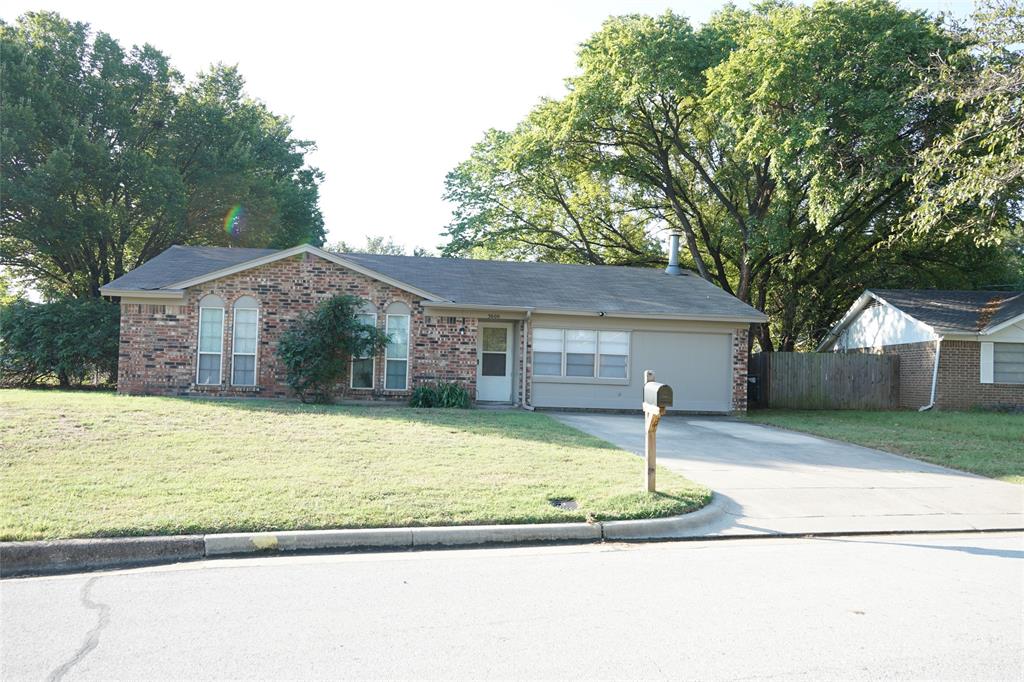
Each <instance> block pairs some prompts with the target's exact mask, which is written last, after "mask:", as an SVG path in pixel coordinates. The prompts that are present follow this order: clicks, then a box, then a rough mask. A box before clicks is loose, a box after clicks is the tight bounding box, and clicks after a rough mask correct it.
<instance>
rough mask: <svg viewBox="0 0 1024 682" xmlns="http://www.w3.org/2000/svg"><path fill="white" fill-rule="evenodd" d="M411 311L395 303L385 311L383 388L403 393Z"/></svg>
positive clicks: (406, 381)
mask: <svg viewBox="0 0 1024 682" xmlns="http://www.w3.org/2000/svg"><path fill="white" fill-rule="evenodd" d="M411 312H412V311H411V309H410V308H409V306H408V305H406V304H405V303H402V302H400V301H396V302H395V303H392V304H391V305H389V306H388V307H387V309H386V311H385V313H386V314H385V329H386V331H387V335H388V339H389V342H388V347H387V349H386V350H385V351H384V388H385V389H387V390H390V391H404V390H405V389H407V388H408V387H409V319H410V313H411Z"/></svg>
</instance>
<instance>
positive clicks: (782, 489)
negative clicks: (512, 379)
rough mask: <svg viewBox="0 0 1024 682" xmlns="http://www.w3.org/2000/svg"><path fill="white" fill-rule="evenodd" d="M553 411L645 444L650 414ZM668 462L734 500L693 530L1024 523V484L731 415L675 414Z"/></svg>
mask: <svg viewBox="0 0 1024 682" xmlns="http://www.w3.org/2000/svg"><path fill="white" fill-rule="evenodd" d="M551 416H553V417H554V418H556V419H558V420H559V421H562V422H564V423H566V424H568V425H570V426H573V427H575V428H577V429H580V430H581V431H585V432H586V433H590V434H593V435H595V436H597V437H598V438H602V439H604V440H607V441H609V442H611V443H614V444H615V445H618V446H619V447H622V448H624V449H626V450H630V451H632V452H635V453H642V452H643V417H642V416H639V415H637V416H633V415H609V414H583V413H579V414H577V413H551ZM658 463H659V464H661V465H663V466H665V467H667V468H669V469H672V470H674V471H678V472H679V473H681V474H684V475H685V476H687V477H688V478H690V479H692V480H694V481H697V482H699V483H703V484H705V485H707V486H709V487H710V488H711V489H712V490H714V491H715V495H716V497H722V498H724V502H725V507H724V511H725V514H724V515H723V516H722V517H720V518H719V519H718V520H717V521H714V522H712V523H710V524H708V525H706V526H703V527H700V528H693V529H691V530H690V532H689V535H690V536H691V537H707V536H719V535H750V534H766V535H772V534H802V533H863V532H904V531H906V532H910V531H962V530H982V529H985V530H997V529H1020V528H1024V486H1018V485H1013V484H1011V483H1003V482H1002V481H996V480H993V479H989V478H983V477H981V476H975V475H973V474H967V473H963V472H960V471H953V470H951V469H946V468H944V467H940V466H935V465H932V464H927V463H925V462H919V461H917V460H912V459H908V458H905V457H900V456H897V455H891V454H888V453H885V452H881V451H878V450H872V449H870V448H863V447H860V446H857V445H849V444H845V443H839V442H836V441H831V440H827V439H824V438H818V437H815V436H809V435H804V434H800V433H795V432H792V431H786V430H783V429H777V428H773V427H769V426H763V425H760V424H750V423H746V422H742V421H738V420H735V419H730V418H727V417H674V416H669V417H665V418H664V419H662V421H661V425H660V426H659V428H658Z"/></svg>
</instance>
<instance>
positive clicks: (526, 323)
mask: <svg viewBox="0 0 1024 682" xmlns="http://www.w3.org/2000/svg"><path fill="white" fill-rule="evenodd" d="M532 313H533V311H532V310H527V311H526V319H525V320H523V380H522V384H523V387H522V391H523V393H522V396H523V398H522V400H521V401H520V404H521V406H522V408H523V409H524V410H529V411H530V412H533V405H530V404H528V403H527V402H526V362H527V360H529V357H528V356H529V353H528V352H527V344H528V343H529V342H530V315H531V314H532Z"/></svg>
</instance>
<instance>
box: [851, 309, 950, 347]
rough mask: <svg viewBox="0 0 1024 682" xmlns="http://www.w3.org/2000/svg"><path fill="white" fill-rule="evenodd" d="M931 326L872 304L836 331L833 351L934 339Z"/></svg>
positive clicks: (902, 313)
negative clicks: (840, 329) (837, 332)
mask: <svg viewBox="0 0 1024 682" xmlns="http://www.w3.org/2000/svg"><path fill="white" fill-rule="evenodd" d="M936 338H937V336H936V335H935V332H933V331H932V329H931V327H929V326H928V325H926V324H923V323H922V322H919V321H918V320H916V319H914V318H913V317H911V316H910V315H907V314H906V313H904V312H902V311H901V310H898V309H896V308H893V307H892V306H890V305H887V304H882V303H877V302H876V303H875V305H872V306H869V307H867V308H865V309H864V310H862V311H860V313H859V314H858V315H857V317H855V318H854V319H853V320H852V321H851V322H850V323H849V324H848V325H847V326H846V328H845V329H844V330H843V331H842V332H841V333H840V334H839V338H838V339H836V342H835V344H834V345H833V346H832V350H833V351H843V350H852V349H855V348H881V347H883V346H896V345H900V344H904V343H920V342H922V341H934V340H935V339H936Z"/></svg>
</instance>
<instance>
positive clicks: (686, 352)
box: [101, 246, 766, 413]
mask: <svg viewBox="0 0 1024 682" xmlns="http://www.w3.org/2000/svg"><path fill="white" fill-rule="evenodd" d="M101 291H102V293H103V294H104V295H105V296H114V297H119V298H120V303H121V349H120V360H119V364H118V382H117V386H118V390H119V391H120V392H122V393H143V394H156V395H215V396H243V395H253V394H256V395H260V396H265V397H288V396H289V395H291V392H290V390H289V389H288V387H287V385H286V384H285V377H284V372H283V369H282V367H281V365H280V363H279V362H278V361H277V358H276V356H275V349H276V347H277V342H278V339H279V338H280V334H281V332H282V331H283V330H284V329H285V328H287V327H288V326H289V324H290V323H291V322H292V321H293V320H295V319H296V318H297V317H298V316H299V315H301V314H302V313H304V312H307V311H309V310H312V309H313V308H314V307H315V306H316V304H317V303H318V302H319V301H322V300H324V299H326V298H328V297H330V296H333V295H336V294H352V295H355V296H358V297H360V298H362V299H364V300H365V301H366V304H365V308H364V310H363V315H364V316H365V317H364V318H363V319H364V320H365V321H367V322H370V323H372V324H376V325H377V326H378V327H379V328H380V329H382V330H384V331H386V332H387V333H388V334H389V335H390V337H391V339H392V340H391V343H390V344H389V346H388V348H387V350H386V351H385V352H383V353H381V354H379V355H378V356H376V357H372V358H357V359H354V360H353V361H352V371H351V372H350V374H351V376H350V378H349V380H348V382H347V385H346V386H344V387H339V390H338V396H339V397H341V398H346V399H381V400H384V399H396V400H397V399H402V400H404V399H407V398H408V396H409V395H410V393H411V391H412V389H413V388H415V387H416V386H419V385H422V384H428V383H433V382H437V381H447V382H458V383H460V384H462V385H463V386H465V387H466V388H468V389H469V391H470V393H471V395H473V396H474V398H475V399H476V400H477V401H485V402H495V403H509V404H517V405H525V406H530V407H550V408H585V409H639V407H640V400H641V393H642V389H641V382H642V373H643V370H645V369H652V370H654V371H655V372H656V373H657V378H658V380H659V381H663V382H666V383H669V384H671V385H672V386H673V388H674V389H675V396H676V398H675V405H674V406H673V409H675V410H679V411H691V412H719V413H726V412H736V411H742V410H745V409H746V376H747V330H748V326H749V324H750V323H754V322H762V321H764V320H765V319H766V318H765V316H764V315H763V314H762V313H760V312H758V311H756V310H754V309H753V308H751V307H750V306H748V305H746V304H745V303H742V302H741V301H739V300H738V299H736V298H734V297H733V296H731V295H729V294H727V293H725V292H724V291H722V290H721V289H719V288H717V287H715V286H714V285H712V284H710V283H709V282H707V281H705V280H703V279H701V278H700V277H698V276H696V275H695V274H693V273H688V272H685V271H683V272H682V273H681V274H677V275H672V274H666V272H664V271H661V270H656V269H651V268H628V267H612V266H591V265H559V264H550V263H522V262H501V261H481V260H463V259H454V258H421V257H407V256H381V255H368V254H356V253H346V254H336V253H330V252H327V251H323V250H321V249H318V248H316V247H313V246H298V247H295V248H291V249H284V250H281V251H274V250H265V249H241V248H216V247H181V246H174V247H171V248H170V249H168V250H167V251H165V252H163V253H162V254H160V255H159V256H157V257H156V258H153V259H152V260H150V261H148V262H147V263H144V264H143V265H141V266H140V267H138V268H136V269H135V270H133V271H131V272H129V273H128V274H126V275H124V276H123V277H120V278H118V279H117V280H115V281H113V282H111V283H110V284H108V285H107V286H105V287H103V289H102V290H101ZM524 359H525V362H524Z"/></svg>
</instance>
